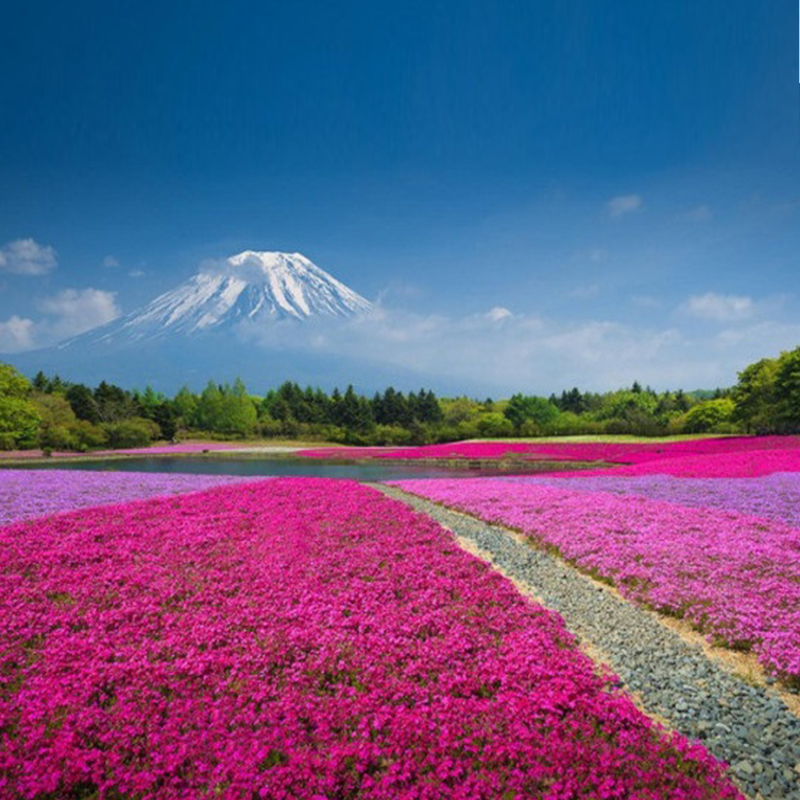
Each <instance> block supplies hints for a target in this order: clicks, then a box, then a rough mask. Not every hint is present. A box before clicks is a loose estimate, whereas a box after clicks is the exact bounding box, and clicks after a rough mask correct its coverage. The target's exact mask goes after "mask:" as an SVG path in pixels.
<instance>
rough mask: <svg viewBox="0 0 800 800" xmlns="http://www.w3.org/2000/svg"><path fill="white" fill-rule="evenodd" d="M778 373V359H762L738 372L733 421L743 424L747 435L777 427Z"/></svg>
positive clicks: (765, 431)
mask: <svg viewBox="0 0 800 800" xmlns="http://www.w3.org/2000/svg"><path fill="white" fill-rule="evenodd" d="M777 373H778V360H777V359H775V358H762V359H761V360H760V361H756V362H755V363H753V364H749V365H748V366H746V367H745V368H744V369H743V370H742V371H741V372H740V373H739V382H738V383H737V384H736V386H735V387H734V388H733V400H734V403H735V404H736V407H735V409H734V412H733V417H732V418H733V420H734V421H735V422H741V423H742V424H743V425H744V427H745V430H746V431H747V432H748V433H752V432H755V433H767V432H769V431H771V430H775V428H776V425H777V418H776V410H775V402H776V398H775V379H776V376H777Z"/></svg>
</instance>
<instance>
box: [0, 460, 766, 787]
mask: <svg viewBox="0 0 800 800" xmlns="http://www.w3.org/2000/svg"><path fill="white" fill-rule="evenodd" d="M28 474H30V473H28ZM37 474H39V473H37ZM75 474H76V473H71V475H72V476H74V475H75ZM111 477H112V476H110V475H108V474H101V475H98V478H102V479H105V480H108V479H109V478H111ZM113 477H116V476H113ZM126 477H128V476H126ZM192 480H193V481H197V477H196V476H192ZM473 483H474V482H473ZM448 485H450V484H449V482H445V483H443V484H442V486H448ZM503 485H504V486H505V487H506V489H507V490H514V491H517V492H528V491H535V492H545V493H555V494H558V492H557V490H553V489H547V488H543V487H527V486H520V485H518V484H517V485H515V484H510V483H506V484H503ZM562 494H563V492H562ZM554 496H555V495H554ZM618 502H621V501H618ZM765 538H767V539H769V536H768V535H767V536H766V537H765ZM0 615H1V616H2V619H3V621H4V624H3V626H2V627H0V737H1V740H0V796H3V797H13V798H37V797H53V798H55V797H58V798H78V797H90V796H92V797H94V796H96V797H142V798H145V797H155V796H158V797H159V798H185V797H205V796H207V797H222V798H240V797H242V798H255V797H262V798H290V797H291V798H295V797H297V798H301V797H303V798H318V800H322V798H334V797H336V798H409V799H410V798H420V800H421V799H422V798H440V797H452V798H463V800H467V798H470V799H471V798H476V800H479V799H480V798H487V799H488V798H504V797H505V798H511V797H514V798H548V799H549V800H557V799H559V800H567V798H579V797H587V798H589V797H591V798H624V797H636V798H642V799H643V800H646V799H648V798H649V799H650V800H661V799H662V798H665V797H670V798H676V799H678V800H694V799H695V798H697V799H698V800H699V799H700V798H708V800H712V798H714V799H716V798H739V797H740V795H739V794H738V792H737V791H736V790H735V789H734V788H733V787H732V785H731V784H730V783H729V782H728V781H727V780H726V779H725V778H724V776H723V775H722V772H721V769H720V766H719V765H718V764H717V763H716V762H715V761H714V760H713V759H712V758H711V757H710V756H709V755H708V754H707V753H706V752H705V750H703V749H702V748H701V747H700V746H699V745H696V744H690V743H688V742H687V741H686V740H684V739H682V738H680V737H678V736H677V735H668V734H666V733H665V732H664V731H661V730H657V729H656V728H655V727H654V726H653V724H652V723H651V722H650V721H649V720H648V719H647V718H646V717H644V716H643V714H641V713H640V712H639V711H638V710H637V709H636V708H635V706H634V705H633V704H632V702H631V701H630V700H629V699H628V698H627V697H626V696H624V695H623V694H621V693H620V692H619V691H618V690H615V689H613V688H612V686H611V683H610V678H604V677H602V676H598V675H597V674H596V673H595V671H594V667H593V664H592V662H591V661H590V660H589V659H588V657H587V656H585V655H583V654H582V653H581V652H580V651H579V650H577V649H576V646H575V642H574V639H573V638H572V636H571V635H570V634H569V633H568V632H567V631H566V630H565V629H564V627H563V623H562V622H561V621H560V619H559V618H558V617H557V616H556V615H553V614H551V613H549V612H547V611H546V610H544V609H542V608H541V607H539V606H537V605H535V604H533V603H532V602H530V601H528V600H526V599H524V598H523V597H522V596H521V595H520V594H519V593H518V592H517V591H516V590H515V589H514V587H513V586H512V585H511V584H510V583H509V582H507V581H506V580H505V579H503V578H501V577H500V576H499V575H498V574H497V573H495V572H493V571H492V570H490V569H489V568H488V567H487V566H486V565H485V564H483V563H482V562H481V561H479V560H478V559H476V558H473V557H472V556H469V555H467V554H466V553H464V552H463V551H461V550H460V549H459V548H458V547H457V546H456V544H455V543H454V542H453V540H452V537H451V536H450V535H449V534H448V533H447V532H446V531H445V530H444V529H443V528H441V527H440V526H438V525H437V524H436V523H434V522H433V521H432V520H430V519H428V518H426V517H423V516H420V515H416V514H414V513H413V512H411V511H410V510H409V509H408V508H407V507H406V506H404V505H402V504H399V503H396V502H393V501H390V500H388V499H386V498H384V497H383V496H382V495H380V494H379V493H377V492H375V491H374V490H372V489H368V488H365V487H362V486H359V485H357V484H354V483H351V482H341V481H330V480H316V479H276V480H270V481H260V482H252V483H240V484H237V485H231V486H224V487H217V488H213V489H209V490H208V491H205V492H202V493H194V494H188V495H184V496H172V497H160V498H156V499H151V500H146V501H140V502H131V503H127V504H125V505H117V506H105V507H100V508H94V509H84V510H82V511H79V512H76V513H73V514H60V515H57V516H54V517H49V518H46V519H37V520H32V521H28V522H24V523H19V524H15V525H7V526H5V527H2V528H0Z"/></svg>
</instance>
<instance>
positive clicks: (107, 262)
mask: <svg viewBox="0 0 800 800" xmlns="http://www.w3.org/2000/svg"><path fill="white" fill-rule="evenodd" d="M103 266H104V267H109V268H110V269H114V268H116V267H118V266H120V263H119V259H118V258H116V256H106V257H105V258H104V259H103Z"/></svg>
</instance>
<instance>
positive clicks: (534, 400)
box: [503, 394, 559, 431]
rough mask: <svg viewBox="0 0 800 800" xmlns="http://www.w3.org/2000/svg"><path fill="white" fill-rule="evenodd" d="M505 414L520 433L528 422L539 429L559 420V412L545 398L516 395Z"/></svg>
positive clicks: (510, 401)
mask: <svg viewBox="0 0 800 800" xmlns="http://www.w3.org/2000/svg"><path fill="white" fill-rule="evenodd" d="M503 413H504V414H505V417H506V419H508V421H509V422H510V423H511V424H512V425H513V427H514V429H515V430H517V431H520V430H521V429H522V426H523V425H525V423H527V422H532V423H533V424H534V425H535V426H536V428H537V429H541V428H543V427H544V426H546V425H550V424H551V423H553V422H555V420H556V419H557V418H558V414H559V411H558V408H557V407H556V406H554V405H553V403H551V402H550V401H549V400H546V399H545V398H544V397H536V396H535V395H523V394H515V395H513V396H512V397H511V399H510V400H509V401H508V405H507V406H506V408H505V411H504V412H503Z"/></svg>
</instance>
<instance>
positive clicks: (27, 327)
mask: <svg viewBox="0 0 800 800" xmlns="http://www.w3.org/2000/svg"><path fill="white" fill-rule="evenodd" d="M36 308H37V309H38V310H39V311H40V312H41V314H42V315H43V316H42V317H41V318H40V319H38V320H32V319H27V318H22V317H17V316H12V317H11V318H10V319H8V320H6V321H5V322H2V321H0V352H4V353H19V352H22V351H24V350H33V349H35V348H38V347H49V346H50V345H53V344H55V343H56V342H60V341H62V340H64V339H68V338H69V337H71V336H77V335H78V334H79V333H83V332H84V331H88V330H90V329H91V328H95V327H97V326H98V325H103V324H105V323H106V322H110V321H111V320H112V319H115V318H116V317H118V316H119V314H120V309H119V306H118V305H117V302H116V294H115V293H114V292H106V291H103V290H102V289H64V290H63V291H61V292H58V294H55V295H53V296H51V297H45V298H41V299H40V300H37V301H36Z"/></svg>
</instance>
